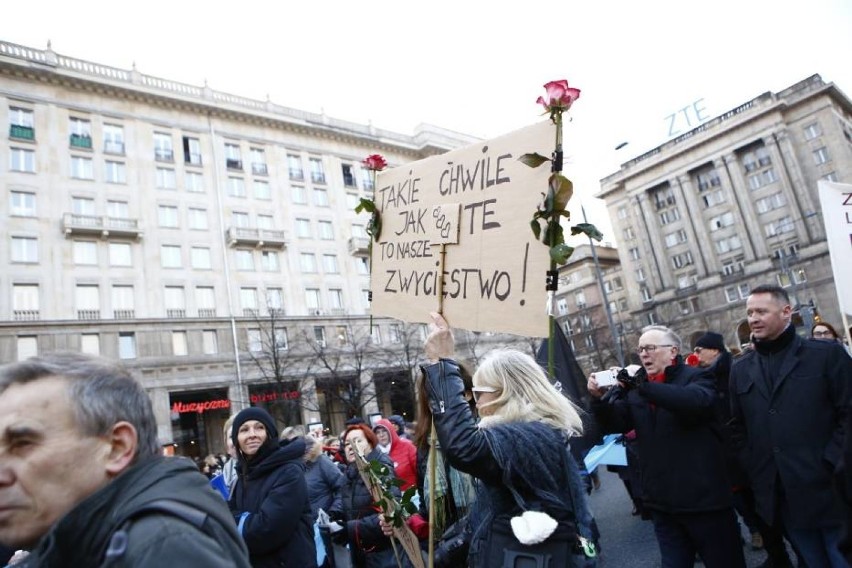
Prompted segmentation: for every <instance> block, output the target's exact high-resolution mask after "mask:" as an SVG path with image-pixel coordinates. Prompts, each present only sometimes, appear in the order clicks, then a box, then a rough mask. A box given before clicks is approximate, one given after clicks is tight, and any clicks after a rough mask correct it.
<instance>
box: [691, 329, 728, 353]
mask: <svg viewBox="0 0 852 568" xmlns="http://www.w3.org/2000/svg"><path fill="white" fill-rule="evenodd" d="M695 346H696V347H706V348H707V349H718V350H719V351H727V349H726V348H725V338H724V337H722V335H721V334H719V333H716V332H713V331H708V332H707V333H705V334H704V335H702V336H701V337H699V338H698V341H696V342H695Z"/></svg>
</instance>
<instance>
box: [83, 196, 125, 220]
mask: <svg viewBox="0 0 852 568" xmlns="http://www.w3.org/2000/svg"><path fill="white" fill-rule="evenodd" d="M92 209H94V203H92ZM107 216H108V217H111V218H113V219H129V218H130V206H129V205H128V204H127V202H126V201H113V200H109V201H107Z"/></svg>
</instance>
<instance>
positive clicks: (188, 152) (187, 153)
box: [183, 136, 201, 166]
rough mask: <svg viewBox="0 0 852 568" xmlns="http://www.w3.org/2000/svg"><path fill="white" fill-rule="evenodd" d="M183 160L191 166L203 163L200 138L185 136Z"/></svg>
mask: <svg viewBox="0 0 852 568" xmlns="http://www.w3.org/2000/svg"><path fill="white" fill-rule="evenodd" d="M183 161H184V163H185V164H189V165H190V166H200V165H201V142H200V141H199V140H198V138H191V137H189V136H184V137H183Z"/></svg>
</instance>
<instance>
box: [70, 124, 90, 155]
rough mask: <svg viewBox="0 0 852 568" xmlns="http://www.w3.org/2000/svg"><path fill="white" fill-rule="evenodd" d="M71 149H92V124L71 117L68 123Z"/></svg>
mask: <svg viewBox="0 0 852 568" xmlns="http://www.w3.org/2000/svg"><path fill="white" fill-rule="evenodd" d="M68 130H69V133H70V144H71V147H72V148H82V149H84V150H91V149H92V123H91V122H89V121H88V120H85V119H82V118H76V117H73V116H72V117H71V118H70V119H69V121H68Z"/></svg>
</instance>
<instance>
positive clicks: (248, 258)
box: [234, 249, 254, 270]
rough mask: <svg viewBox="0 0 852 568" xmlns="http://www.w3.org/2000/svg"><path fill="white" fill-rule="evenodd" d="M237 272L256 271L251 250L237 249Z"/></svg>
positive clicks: (235, 255)
mask: <svg viewBox="0 0 852 568" xmlns="http://www.w3.org/2000/svg"><path fill="white" fill-rule="evenodd" d="M234 257H235V259H236V264H237V270H254V254H253V253H252V251H251V249H248V250H247V249H237V250H236V251H234Z"/></svg>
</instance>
